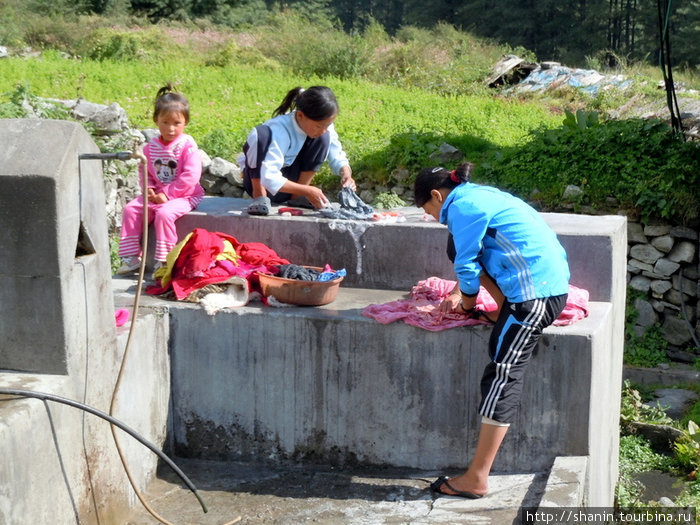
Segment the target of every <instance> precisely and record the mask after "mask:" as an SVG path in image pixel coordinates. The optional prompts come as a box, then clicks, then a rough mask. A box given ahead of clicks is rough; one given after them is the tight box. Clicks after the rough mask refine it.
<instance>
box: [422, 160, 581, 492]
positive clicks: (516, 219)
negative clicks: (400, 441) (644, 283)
mask: <svg viewBox="0 0 700 525" xmlns="http://www.w3.org/2000/svg"><path fill="white" fill-rule="evenodd" d="M472 170H473V165H472V164H471V163H468V162H466V163H463V164H461V165H460V166H459V167H458V168H457V169H456V170H453V171H449V170H446V169H444V168H428V169H424V170H422V171H421V172H420V173H419V174H418V176H417V177H416V182H415V188H414V190H415V202H416V206H419V207H422V208H423V209H424V210H425V211H426V213H428V214H430V215H432V216H433V217H434V218H435V219H437V220H439V221H440V222H441V223H442V224H446V225H447V228H448V230H449V232H450V242H449V243H448V255H449V256H450V258H451V259H452V260H453V263H454V269H455V273H456V275H457V281H458V282H457V286H455V289H454V290H453V292H452V294H451V295H449V296H448V298H447V299H445V300H444V301H443V302H442V304H441V305H440V307H439V308H440V311H442V312H455V313H462V314H465V315H468V314H474V315H477V312H476V310H475V309H474V307H475V305H476V296H477V293H478V292H479V286H480V285H483V286H484V287H485V288H486V289H487V290H488V291H489V292H490V293H491V295H492V296H493V297H494V299H495V300H496V302H497V303H498V304H499V310H498V313H497V318H496V319H495V321H494V322H495V324H494V327H493V331H492V333H491V337H490V339H489V357H490V358H491V360H490V362H489V364H488V365H487V366H486V369H485V370H484V374H483V376H482V380H481V394H482V398H481V403H480V404H479V413H480V414H481V416H482V420H481V429H480V432H479V440H478V443H477V448H476V451H475V453H474V459H473V460H472V463H471V464H470V466H469V468H468V469H467V471H466V472H465V473H464V474H462V475H460V476H457V477H455V478H447V477H445V476H441V477H440V478H438V479H437V480H436V481H435V482H433V484H432V485H431V488H432V489H433V490H434V491H435V492H437V493H440V494H447V495H452V496H454V495H456V496H462V497H465V498H479V497H481V496H483V495H484V494H486V492H487V491H488V475H489V472H490V471H491V466H492V464H493V461H494V459H495V457H496V454H497V452H498V449H499V448H500V446H501V442H502V441H503V438H504V437H505V435H506V432H507V430H508V426H509V425H510V423H511V421H512V420H513V418H514V416H515V413H516V412H517V409H518V406H519V404H520V398H521V394H522V385H523V375H524V373H525V369H526V368H527V364H528V362H529V360H530V357H531V355H532V351H533V349H534V348H535V347H536V346H537V342H538V341H539V338H540V336H541V335H542V330H543V329H544V328H546V327H547V326H549V325H550V324H552V323H553V322H554V321H555V320H556V318H557V317H558V316H559V314H560V313H561V312H562V310H563V309H564V307H565V306H566V299H567V294H568V291H569V265H568V262H567V258H566V252H565V251H564V248H563V247H562V246H561V244H560V243H559V241H558V240H557V236H556V234H555V233H554V232H553V231H552V230H551V229H550V228H549V227H548V226H547V224H546V223H545V222H544V220H543V219H542V217H541V216H540V214H539V213H538V212H537V211H536V210H535V209H534V208H532V207H531V206H529V205H528V204H527V203H525V202H524V201H522V200H520V199H518V198H517V197H514V196H513V195H511V194H509V193H506V192H504V191H501V190H498V189H496V188H493V187H489V186H481V185H478V184H473V183H472V182H470V180H471V172H472Z"/></svg>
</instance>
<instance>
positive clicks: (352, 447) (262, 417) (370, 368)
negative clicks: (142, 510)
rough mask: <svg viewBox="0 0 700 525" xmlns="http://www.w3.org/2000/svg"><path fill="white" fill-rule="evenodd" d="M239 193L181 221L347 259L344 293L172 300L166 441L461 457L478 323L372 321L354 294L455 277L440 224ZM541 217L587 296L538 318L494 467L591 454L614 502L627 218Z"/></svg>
mask: <svg viewBox="0 0 700 525" xmlns="http://www.w3.org/2000/svg"><path fill="white" fill-rule="evenodd" d="M235 201H236V200H235V199H224V200H223V202H217V203H216V207H217V209H218V210H219V212H218V213H217V212H216V211H215V210H214V209H213V208H212V206H214V204H210V203H208V204H207V206H205V210H201V209H200V213H204V212H205V211H206V214H202V215H196V214H190V215H188V216H187V217H185V218H183V219H182V222H181V223H180V225H179V227H180V228H181V229H182V231H183V232H184V231H191V229H192V228H194V227H205V228H207V229H209V230H213V231H223V232H226V233H230V234H232V235H234V236H236V237H237V238H238V239H239V240H240V241H243V242H246V241H249V240H258V241H260V242H265V243H267V244H268V245H269V246H271V247H273V248H275V249H276V250H277V251H278V253H280V255H283V256H285V257H287V258H289V259H290V260H291V261H292V262H295V263H307V264H316V265H318V264H323V263H325V262H330V263H331V264H332V265H333V266H334V267H336V268H338V267H342V266H344V267H346V269H347V270H348V272H349V276H348V278H347V281H348V282H347V286H348V288H346V284H345V282H344V284H343V287H341V294H342V296H339V299H338V300H336V301H335V302H334V303H333V304H332V305H329V307H324V308H319V309H303V308H302V309H299V308H297V309H292V310H274V309H269V308H268V309H264V310H263V309H258V308H254V307H250V308H242V309H238V310H235V311H233V312H229V313H220V314H218V315H217V316H215V317H213V318H212V317H207V316H206V315H205V314H204V313H202V312H201V311H199V310H198V309H196V308H194V309H192V308H174V309H172V311H171V319H172V326H171V331H172V334H173V340H172V345H171V352H172V359H173V372H172V381H173V399H174V408H173V431H174V439H175V444H176V450H177V452H178V453H180V454H184V455H187V456H198V457H210V458H228V459H231V458H246V457H258V458H260V457H280V456H285V457H287V456H292V457H299V458H312V459H313V458H318V459H321V460H323V461H337V462H338V463H344V462H353V461H362V462H369V463H389V464H393V465H405V466H414V467H421V468H430V469H433V468H435V469H438V468H446V467H450V466H452V467H462V468H463V467H465V466H466V464H467V462H468V461H469V458H470V457H471V455H472V454H473V450H474V447H475V445H476V437H477V432H478V420H479V417H478V415H477V414H476V406H477V403H478V399H479V398H480V392H479V386H478V385H479V380H480V377H481V373H482V370H483V367H484V365H485V364H486V360H487V340H488V335H489V328H487V327H479V328H470V329H456V330H449V331H445V332H439V333H433V332H425V331H422V330H420V329H417V328H413V327H410V326H406V325H403V324H400V323H399V324H392V325H379V324H378V323H376V322H375V321H370V320H368V319H365V318H363V317H362V316H361V315H360V311H361V309H362V307H363V306H365V305H366V304H369V302H368V301H367V300H365V301H364V302H363V301H362V299H361V298H360V299H357V295H358V294H359V296H360V297H361V296H362V295H364V294H368V293H370V292H372V293H373V292H376V291H378V290H377V289H381V288H403V289H404V290H409V289H410V288H411V287H412V286H413V285H414V284H415V283H416V282H417V281H418V280H420V279H424V278H426V277H428V276H430V275H438V276H442V277H451V275H452V273H451V272H452V269H451V267H450V266H449V262H445V261H447V258H446V257H445V255H444V247H445V240H446V231H445V228H444V227H443V226H440V225H437V224H435V223H428V222H423V221H421V220H420V217H416V216H415V212H413V213H414V216H413V217H410V216H409V220H408V221H407V222H406V223H403V224H392V225H386V224H372V223H370V224H363V223H360V224H357V223H347V224H344V223H337V222H335V223H334V222H333V221H326V220H324V219H318V218H313V217H308V218H307V217H303V218H289V219H286V221H285V219H282V218H280V217H275V216H270V217H265V218H251V217H246V216H243V215H238V214H237V210H236V208H235V206H236V205H237V203H236V202H235ZM226 207H228V209H225V208H226ZM545 219H546V220H547V222H548V223H549V224H550V225H551V226H552V228H553V229H554V230H555V231H556V232H557V234H558V235H559V237H560V239H561V241H562V244H563V245H564V247H565V249H566V250H567V254H568V256H569V259H570V265H571V269H572V284H575V285H577V286H579V287H582V288H585V289H587V290H588V291H589V292H590V296H591V300H592V301H595V303H593V305H592V308H591V315H590V317H589V318H588V319H586V320H584V321H580V322H579V323H576V324H575V325H573V326H570V327H563V328H549V329H548V330H547V331H546V332H545V334H546V335H545V337H544V338H543V341H542V343H541V344H540V347H539V350H538V354H537V355H536V356H535V358H534V359H533V362H532V365H531V367H530V370H528V374H527V379H526V386H525V392H524V397H523V408H522V410H521V413H520V415H519V418H518V421H517V422H516V423H515V424H514V425H513V426H512V427H511V431H510V432H509V435H508V436H507V438H506V441H505V443H504V446H503V448H502V450H501V452H500V453H499V456H498V458H497V460H496V464H495V468H496V469H497V470H504V471H518V470H527V469H540V468H546V467H547V466H548V464H551V461H553V460H554V458H555V457H556V456H562V455H575V456H581V455H588V456H590V461H589V462H588V469H589V480H590V486H589V489H590V492H589V494H588V497H589V502H590V503H591V504H598V505H610V504H611V503H612V497H613V488H614V485H615V482H616V479H617V456H618V437H619V429H618V420H619V401H620V389H621V376H622V345H623V335H624V304H625V252H626V250H625V247H626V239H625V235H626V227H625V219H624V218H623V217H616V216H609V217H587V216H580V215H555V214H545ZM290 241H291V244H290ZM300 246H301V248H300ZM348 262H350V263H349V264H348ZM360 286H366V287H367V288H368V289H369V290H368V289H362V288H359V287H360ZM349 287H354V288H349ZM352 294H355V299H352ZM386 300H388V299H386ZM374 302H384V301H374Z"/></svg>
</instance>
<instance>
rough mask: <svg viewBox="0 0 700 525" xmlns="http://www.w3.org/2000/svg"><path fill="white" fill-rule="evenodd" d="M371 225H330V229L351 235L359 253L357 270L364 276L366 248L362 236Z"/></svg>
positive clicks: (336, 223) (360, 223) (353, 222)
mask: <svg viewBox="0 0 700 525" xmlns="http://www.w3.org/2000/svg"><path fill="white" fill-rule="evenodd" d="M370 224H371V223H368V222H360V221H331V222H329V223H328V228H329V229H331V230H334V231H340V232H348V233H349V234H350V238H352V242H353V244H354V245H355V252H356V253H357V267H356V269H355V272H356V273H357V275H362V250H363V249H364V248H365V246H364V245H363V244H362V236H363V235H364V233H365V232H366V231H367V228H369V227H370Z"/></svg>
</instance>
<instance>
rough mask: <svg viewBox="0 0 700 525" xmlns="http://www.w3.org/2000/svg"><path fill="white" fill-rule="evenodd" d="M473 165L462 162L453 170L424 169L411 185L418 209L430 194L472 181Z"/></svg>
mask: <svg viewBox="0 0 700 525" xmlns="http://www.w3.org/2000/svg"><path fill="white" fill-rule="evenodd" d="M473 170H474V164H472V163H471V162H463V163H462V164H460V165H459V166H457V169H455V170H452V171H450V170H447V169H445V168H440V167H437V168H425V169H422V170H421V171H420V172H419V173H418V175H416V182H415V183H414V185H413V198H414V201H415V203H416V206H418V207H419V208H420V207H421V206H423V205H424V204H425V203H426V202H428V201H429V200H430V192H431V191H433V190H439V189H440V188H449V189H450V190H452V189H454V188H456V187H457V186H459V185H460V184H462V183H464V182H469V181H470V180H471V179H472V171H473Z"/></svg>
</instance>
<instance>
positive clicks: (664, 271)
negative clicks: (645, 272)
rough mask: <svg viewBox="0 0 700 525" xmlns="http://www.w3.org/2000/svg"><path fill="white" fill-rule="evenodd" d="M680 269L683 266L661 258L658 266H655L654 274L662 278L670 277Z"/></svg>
mask: <svg viewBox="0 0 700 525" xmlns="http://www.w3.org/2000/svg"><path fill="white" fill-rule="evenodd" d="M680 267H681V265H680V264H678V263H675V262H673V261H670V260H668V259H664V258H661V259H659V260H658V261H656V264H654V273H655V274H657V275H660V276H664V277H669V276H670V275H671V274H672V273H674V272H675V271H676V270H678V268H680Z"/></svg>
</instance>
